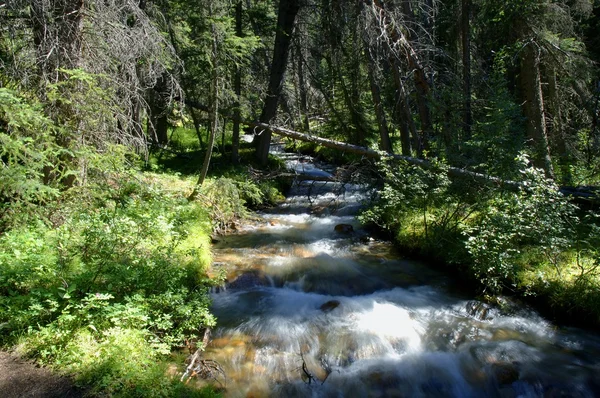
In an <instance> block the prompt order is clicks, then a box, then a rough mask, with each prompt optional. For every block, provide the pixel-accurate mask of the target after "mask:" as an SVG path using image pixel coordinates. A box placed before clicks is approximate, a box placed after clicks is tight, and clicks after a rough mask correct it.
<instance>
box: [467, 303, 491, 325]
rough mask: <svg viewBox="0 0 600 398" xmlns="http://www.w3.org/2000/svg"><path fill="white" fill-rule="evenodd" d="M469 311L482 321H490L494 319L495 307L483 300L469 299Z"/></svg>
mask: <svg viewBox="0 0 600 398" xmlns="http://www.w3.org/2000/svg"><path fill="white" fill-rule="evenodd" d="M466 309H467V313H468V314H469V315H471V316H472V317H474V318H476V319H479V320H480V321H489V320H492V319H494V316H493V313H494V311H493V308H492V306H491V305H489V304H486V303H483V302H481V301H475V300H472V301H469V302H468V303H467V305H466Z"/></svg>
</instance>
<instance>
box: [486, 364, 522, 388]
mask: <svg viewBox="0 0 600 398" xmlns="http://www.w3.org/2000/svg"><path fill="white" fill-rule="evenodd" d="M492 374H493V375H494V377H495V378H496V380H497V381H498V384H500V385H507V384H512V383H514V382H515V381H517V380H519V370H518V369H517V366H516V365H515V364H514V363H509V362H498V363H494V364H492Z"/></svg>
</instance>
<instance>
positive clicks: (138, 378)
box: [0, 173, 215, 396]
mask: <svg viewBox="0 0 600 398" xmlns="http://www.w3.org/2000/svg"><path fill="white" fill-rule="evenodd" d="M96 183H97V184H99V185H98V186H105V189H104V190H103V191H102V194H100V193H99V188H98V186H96V187H93V186H91V185H90V186H88V187H86V188H83V187H80V188H77V189H73V190H72V194H74V193H75V191H78V192H79V194H78V195H74V196H75V197H74V198H73V202H70V203H63V207H64V208H65V209H63V210H62V213H61V214H62V218H63V220H62V222H63V223H62V225H60V226H58V227H57V228H51V227H50V226H48V225H47V224H44V223H38V224H30V225H25V226H23V227H22V228H13V229H11V230H10V231H8V232H6V233H5V234H3V235H1V236H0V268H1V269H2V270H3V272H2V273H1V274H0V328H1V331H2V334H1V335H0V338H1V339H2V340H1V341H2V343H3V344H4V345H12V344H15V343H18V346H19V347H20V350H21V352H23V353H24V354H26V355H28V356H33V357H36V358H37V359H38V360H40V361H41V362H42V363H46V364H51V365H53V366H55V367H57V368H58V369H60V370H61V371H67V372H70V373H72V374H75V375H76V376H77V378H78V380H79V381H80V382H82V383H85V384H89V385H91V386H92V387H93V389H94V390H95V391H97V392H101V393H102V394H107V395H115V396H119V395H123V396H153V395H162V396H165V395H171V392H173V391H175V390H177V389H179V388H181V387H180V386H178V384H177V383H175V382H173V381H171V380H170V379H169V378H167V377H166V376H165V373H164V370H165V365H164V363H163V362H164V358H166V355H167V354H168V353H169V352H170V351H171V350H172V349H173V348H175V347H180V346H182V345H183V344H184V341H186V340H187V341H190V340H197V338H198V336H199V334H200V332H201V329H202V328H204V327H211V326H213V325H214V322H215V320H214V318H213V316H212V315H211V314H210V312H209V310H208V306H209V297H208V294H207V289H208V288H209V287H210V285H211V282H210V281H209V280H208V279H207V277H206V276H205V273H206V272H205V271H206V268H207V267H208V266H209V264H210V252H209V248H210V246H209V239H210V238H209V235H210V231H211V225H210V220H209V214H208V212H207V211H206V210H205V209H204V207H203V206H202V204H200V203H188V202H187V201H186V200H185V198H182V197H177V196H173V195H168V194H166V193H165V192H164V191H163V190H161V189H159V188H157V187H156V186H153V185H146V183H143V182H142V181H140V180H139V179H138V177H137V176H135V175H134V174H132V173H131V174H128V173H121V174H118V175H117V174H115V175H112V176H111V177H110V178H106V179H102V178H98V179H97V182H96ZM88 189H91V190H92V191H93V193H89V192H88ZM67 196H68V195H67ZM67 196H65V198H66V197H67ZM66 208H68V210H67V209H66ZM159 376H160V377H159ZM166 391H169V392H168V393H167V392H166Z"/></svg>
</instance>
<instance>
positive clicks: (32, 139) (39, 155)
mask: <svg viewBox="0 0 600 398" xmlns="http://www.w3.org/2000/svg"><path fill="white" fill-rule="evenodd" d="M57 130H58V129H57V128H56V127H55V125H54V124H53V123H52V121H51V120H49V119H48V118H47V117H45V116H44V114H43V113H42V110H41V107H40V106H39V104H37V103H36V102H35V101H33V100H29V99H27V98H25V97H24V96H23V95H21V94H19V93H17V92H15V91H12V90H9V89H6V88H2V87H0V233H1V232H2V231H3V230H5V229H7V228H9V227H10V226H12V225H16V224H19V223H22V222H26V221H27V220H28V219H31V218H36V217H37V216H39V215H40V214H41V212H42V208H41V207H40V205H42V204H43V203H45V202H46V201H48V200H51V199H54V198H56V197H57V196H58V190H57V187H56V186H53V185H48V184H45V183H44V175H45V173H46V174H47V173H49V172H53V171H55V170H56V164H57V158H58V156H60V154H61V153H62V152H63V150H62V149H61V148H59V147H58V146H57V145H56V144H55V143H54V140H53V134H54V133H55V132H56V131H57Z"/></svg>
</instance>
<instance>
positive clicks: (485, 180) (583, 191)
mask: <svg viewBox="0 0 600 398" xmlns="http://www.w3.org/2000/svg"><path fill="white" fill-rule="evenodd" d="M248 125H249V126H251V127H253V128H254V131H255V133H256V134H260V132H261V131H263V130H269V131H271V132H272V133H273V134H277V135H280V136H283V137H288V138H292V139H296V140H300V141H305V142H312V143H314V144H317V145H322V146H324V147H327V148H332V149H337V150H340V151H343V152H349V153H353V154H357V155H361V156H365V157H368V158H372V159H381V158H382V157H386V156H388V157H392V158H394V159H400V160H404V161H405V162H407V163H409V164H413V165H416V166H419V167H423V168H425V169H432V168H435V167H436V166H435V164H433V163H432V162H430V161H427V160H425V159H419V158H413V157H411V156H403V155H396V154H389V153H385V152H382V151H375V150H373V149H370V148H365V147H362V146H358V145H352V144H346V143H344V142H339V141H334V140H330V139H327V138H321V137H316V136H313V135H308V134H304V133H300V132H298V131H293V130H289V129H286V128H282V127H276V126H271V125H268V124H264V123H248ZM447 172H448V176H449V177H451V178H460V179H466V180H472V181H475V182H477V183H480V184H483V185H488V186H496V187H501V188H505V189H508V190H512V191H517V190H519V189H520V188H522V187H523V184H522V183H520V182H517V181H510V180H503V179H501V178H498V177H494V176H490V175H487V174H483V173H477V172H474V171H470V170H465V169H460V168H458V167H448V169H447ZM559 190H560V192H562V193H563V194H564V195H565V196H571V197H572V198H573V199H574V200H575V201H577V202H578V203H581V204H586V205H590V204H598V203H600V195H599V193H600V188H598V187H561V188H560V189H559Z"/></svg>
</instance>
